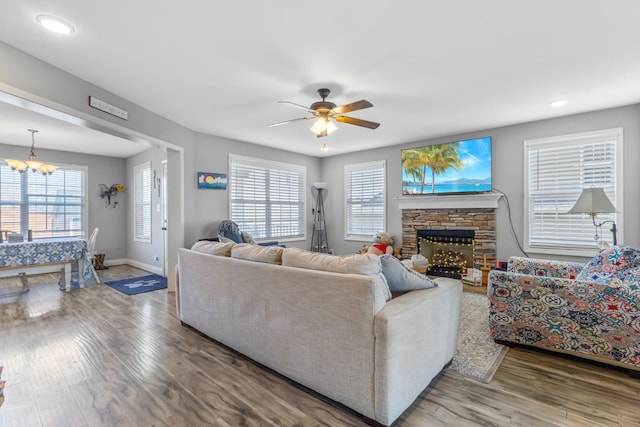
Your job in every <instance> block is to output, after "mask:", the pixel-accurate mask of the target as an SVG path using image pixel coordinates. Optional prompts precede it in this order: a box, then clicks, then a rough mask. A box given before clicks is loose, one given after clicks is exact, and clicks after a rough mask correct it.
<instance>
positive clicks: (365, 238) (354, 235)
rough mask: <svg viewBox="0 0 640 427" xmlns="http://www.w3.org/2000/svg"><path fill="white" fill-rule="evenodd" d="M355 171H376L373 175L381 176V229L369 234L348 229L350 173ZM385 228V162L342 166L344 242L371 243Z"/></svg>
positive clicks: (350, 205)
mask: <svg viewBox="0 0 640 427" xmlns="http://www.w3.org/2000/svg"><path fill="white" fill-rule="evenodd" d="M356 171H368V172H372V171H377V172H375V173H381V175H382V212H381V214H382V221H381V224H379V225H381V229H379V230H378V229H377V227H376V230H371V232H370V233H358V232H354V231H353V229H350V224H351V221H350V220H349V216H350V215H351V207H352V205H353V204H352V203H350V202H349V199H350V196H351V194H350V191H349V188H350V180H351V179H352V178H351V177H350V173H352V172H356ZM386 227H387V161H386V160H376V161H372V162H364V163H351V164H347V165H344V240H348V241H358V242H371V238H372V236H373V235H374V234H375V233H377V232H379V231H386Z"/></svg>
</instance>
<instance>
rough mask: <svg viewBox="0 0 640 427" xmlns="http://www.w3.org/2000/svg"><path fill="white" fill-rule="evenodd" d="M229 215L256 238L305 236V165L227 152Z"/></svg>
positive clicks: (284, 238)
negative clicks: (228, 153)
mask: <svg viewBox="0 0 640 427" xmlns="http://www.w3.org/2000/svg"><path fill="white" fill-rule="evenodd" d="M229 170H230V171H231V172H230V175H231V176H230V180H229V186H230V188H229V197H230V200H229V210H230V212H229V216H230V217H231V219H232V220H233V221H235V222H236V223H237V224H238V226H239V227H240V230H242V231H245V232H248V233H249V234H251V235H252V236H253V237H254V238H255V239H258V240H265V239H275V240H287V239H291V240H301V239H305V238H306V227H305V215H304V213H305V188H306V184H305V182H306V174H307V171H306V168H305V167H304V166H299V165H292V164H287V163H279V162H273V161H267V160H262V159H254V158H250V157H243V156H238V155H235V154H230V155H229Z"/></svg>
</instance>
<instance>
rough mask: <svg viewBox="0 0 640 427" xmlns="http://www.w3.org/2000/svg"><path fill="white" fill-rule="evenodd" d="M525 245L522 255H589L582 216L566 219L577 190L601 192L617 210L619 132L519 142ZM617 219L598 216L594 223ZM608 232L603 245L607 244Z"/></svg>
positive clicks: (591, 243)
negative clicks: (522, 165) (597, 189)
mask: <svg viewBox="0 0 640 427" xmlns="http://www.w3.org/2000/svg"><path fill="white" fill-rule="evenodd" d="M524 146H525V150H524V152H525V153H524V154H525V165H526V168H525V169H526V170H525V174H526V175H525V180H524V181H525V182H524V185H525V191H524V194H525V210H526V213H527V214H526V216H525V221H526V225H525V245H526V250H527V251H532V252H545V253H553V254H560V255H585V256H592V255H593V253H594V249H597V244H596V241H595V239H594V236H595V231H596V229H595V227H594V225H593V222H592V219H591V217H590V216H589V215H588V214H568V213H567V212H568V211H569V210H570V209H571V208H572V207H573V205H574V204H575V202H576V200H577V199H578V197H579V196H580V193H581V192H582V189H583V188H591V187H594V188H595V187H600V188H603V189H604V191H605V193H606V194H607V196H608V197H609V199H610V200H611V203H613V205H614V206H616V207H617V209H618V210H621V207H622V129H608V130H602V131H595V132H586V133H580V134H574V135H565V136H560V137H554V138H544V139H536V140H529V141H525V144H524ZM607 220H615V221H616V224H617V225H618V228H619V234H618V235H619V236H622V224H621V222H622V221H621V215H620V214H615V213H611V214H606V213H602V214H598V216H597V217H596V222H598V223H600V222H602V221H607ZM608 228H609V227H606V226H603V230H602V231H603V233H602V237H603V240H604V241H605V242H607V243H609V244H612V243H613V236H612V233H610V232H609V231H608Z"/></svg>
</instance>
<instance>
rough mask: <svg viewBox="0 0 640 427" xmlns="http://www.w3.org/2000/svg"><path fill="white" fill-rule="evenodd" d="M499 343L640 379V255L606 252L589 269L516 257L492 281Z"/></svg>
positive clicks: (493, 325)
mask: <svg viewBox="0 0 640 427" xmlns="http://www.w3.org/2000/svg"><path fill="white" fill-rule="evenodd" d="M487 294H488V298H489V306H490V307H489V327H490V330H491V335H492V336H493V338H494V339H495V340H496V341H498V342H504V343H516V344H523V345H528V346H533V347H539V348H543V349H546V350H551V351H557V352H561V353H567V354H571V355H574V356H579V357H584V358H587V359H591V360H596V361H599V362H603V363H608V364H612V365H617V366H621V367H624V368H627V369H629V370H630V372H631V371H634V372H633V374H634V376H635V375H638V374H640V372H636V371H640V251H638V250H637V249H633V248H630V247H626V246H614V247H612V248H609V249H606V250H604V251H603V252H601V253H600V254H598V255H597V256H596V257H594V258H593V259H592V260H591V261H590V262H589V263H588V264H579V263H574V262H562V261H546V260H540V259H533V258H521V257H512V258H510V259H509V264H508V269H507V271H492V272H490V274H489V279H488V288H487Z"/></svg>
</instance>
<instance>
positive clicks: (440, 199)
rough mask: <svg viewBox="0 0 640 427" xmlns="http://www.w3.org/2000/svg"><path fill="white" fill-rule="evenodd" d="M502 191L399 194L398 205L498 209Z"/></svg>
mask: <svg viewBox="0 0 640 427" xmlns="http://www.w3.org/2000/svg"><path fill="white" fill-rule="evenodd" d="M500 197H502V194H500V193H494V192H491V193H480V194H455V195H454V194H449V195H446V196H445V195H442V196H440V195H433V196H399V197H396V198H395V200H397V201H398V207H399V208H400V209H401V210H405V209H473V208H480V209H497V208H498V201H499V200H500Z"/></svg>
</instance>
